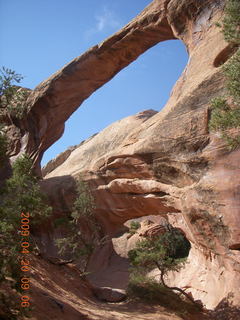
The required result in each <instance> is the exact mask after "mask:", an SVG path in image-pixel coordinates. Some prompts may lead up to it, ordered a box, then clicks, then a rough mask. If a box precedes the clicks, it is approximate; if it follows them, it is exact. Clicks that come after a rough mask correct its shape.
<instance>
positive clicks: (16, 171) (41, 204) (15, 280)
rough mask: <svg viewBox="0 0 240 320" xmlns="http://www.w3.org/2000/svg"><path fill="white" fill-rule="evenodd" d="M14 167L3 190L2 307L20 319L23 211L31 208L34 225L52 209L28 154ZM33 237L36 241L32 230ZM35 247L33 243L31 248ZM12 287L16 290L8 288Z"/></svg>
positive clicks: (0, 202) (0, 229)
mask: <svg viewBox="0 0 240 320" xmlns="http://www.w3.org/2000/svg"><path fill="white" fill-rule="evenodd" d="M12 169H13V172H12V177H11V178H9V179H8V180H7V181H6V183H5V186H4V187H3V188H2V189H1V190H0V191H1V192H0V296H1V301H0V309H2V310H8V311H6V312H8V313H9V319H15V318H16V319H20V313H19V312H20V311H19V301H20V300H19V297H18V292H21V291H22V290H21V287H20V279H21V277H22V276H23V273H22V272H21V270H20V264H19V259H20V251H21V242H22V238H23V237H22V235H21V233H20V221H21V213H22V212H24V213H27V212H29V214H30V228H31V227H32V226H33V225H34V224H37V223H40V222H41V221H43V220H44V219H45V218H46V217H47V216H48V215H49V213H50V211H51V209H50V208H49V207H48V206H47V205H46V204H45V197H44V195H43V194H42V192H41V191H40V187H39V185H38V179H37V178H36V177H35V176H34V175H33V173H32V161H31V159H30V158H29V157H28V156H26V155H24V156H22V157H21V158H18V159H17V160H16V161H15V163H14V164H13V166H12ZM30 230H31V229H30ZM29 240H30V242H32V238H31V233H30V239H29ZM32 249H33V243H32V245H31V247H30V248H29V251H31V250H32ZM9 287H10V289H11V288H12V291H10V290H9V289H5V288H9ZM9 292H11V297H9ZM16 299H17V302H18V303H17V309H16V304H15V302H16ZM1 302H4V303H3V305H1ZM14 306H15V307H14ZM21 311H23V310H22V309H21ZM15 316H16V317H15ZM6 319H8V318H6Z"/></svg>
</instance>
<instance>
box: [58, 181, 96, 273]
mask: <svg viewBox="0 0 240 320" xmlns="http://www.w3.org/2000/svg"><path fill="white" fill-rule="evenodd" d="M76 193H77V197H76V199H75V202H74V205H73V211H72V213H71V216H70V217H69V218H63V217H62V218H60V219H58V221H56V223H55V225H59V224H62V223H64V227H65V229H66V230H67V234H68V235H67V236H66V237H63V238H60V239H57V240H56V245H57V247H58V252H59V254H60V255H62V256H64V255H67V256H68V257H71V258H73V259H79V258H82V262H83V263H82V265H83V267H82V272H85V271H86V268H87V265H88V261H89V259H90V256H91V254H92V252H93V250H94V248H95V246H97V245H98V244H99V243H100V236H99V233H100V229H101V228H100V224H99V222H98V221H97V219H96V218H95V216H94V213H93V210H94V208H95V205H94V198H93V196H92V194H91V192H90V189H89V187H88V185H87V183H86V182H84V181H83V180H82V178H81V177H80V178H79V179H78V181H77V186H76Z"/></svg>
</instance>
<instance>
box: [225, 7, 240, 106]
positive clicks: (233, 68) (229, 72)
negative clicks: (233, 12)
mask: <svg viewBox="0 0 240 320" xmlns="http://www.w3.org/2000/svg"><path fill="white" fill-rule="evenodd" d="M239 16H240V11H239ZM222 69H223V73H224V75H225V77H226V88H227V92H228V94H229V95H230V96H231V97H232V98H233V99H234V101H235V102H236V104H237V105H238V107H239V103H240V49H238V51H237V52H236V53H235V54H234V55H233V56H232V57H231V58H230V59H229V61H228V62H227V63H225V64H224V65H223V66H222Z"/></svg>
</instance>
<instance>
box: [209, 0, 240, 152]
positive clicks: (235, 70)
mask: <svg viewBox="0 0 240 320" xmlns="http://www.w3.org/2000/svg"><path fill="white" fill-rule="evenodd" d="M221 27H222V32H223V35H224V37H225V39H226V41H228V42H229V43H230V45H231V46H232V48H238V49H237V51H236V52H235V54H234V55H233V56H232V57H231V58H230V59H229V60H228V61H227V62H226V63H225V64H224V65H223V66H222V67H221V68H222V71H223V74H224V76H225V79H226V85H225V91H226V96H225V97H217V98H215V99H213V100H212V101H211V117H210V121H209V130H210V131H220V132H221V133H222V138H223V139H224V140H225V142H226V144H227V146H228V148H229V150H233V149H235V148H237V147H238V146H239V145H240V136H235V137H233V136H231V135H230V133H229V132H228V130H229V129H232V128H239V127H240V106H239V103H240V49H239V45H240V2H239V0H228V1H227V3H226V7H225V16H224V19H223V23H222V24H221Z"/></svg>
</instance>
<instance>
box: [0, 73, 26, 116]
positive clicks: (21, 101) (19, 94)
mask: <svg viewBox="0 0 240 320" xmlns="http://www.w3.org/2000/svg"><path fill="white" fill-rule="evenodd" d="M22 79H23V77H22V76H21V75H20V74H18V73H16V72H15V71H13V70H11V69H8V68H5V67H2V69H0V114H2V115H5V114H9V115H11V116H15V117H17V118H19V119H21V118H23V117H24V115H25V113H26V111H27V106H26V99H27V97H28V94H29V91H28V90H26V89H24V88H21V87H19V86H17V85H15V84H14V83H20V82H21V80H22Z"/></svg>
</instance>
